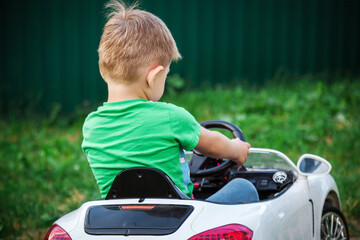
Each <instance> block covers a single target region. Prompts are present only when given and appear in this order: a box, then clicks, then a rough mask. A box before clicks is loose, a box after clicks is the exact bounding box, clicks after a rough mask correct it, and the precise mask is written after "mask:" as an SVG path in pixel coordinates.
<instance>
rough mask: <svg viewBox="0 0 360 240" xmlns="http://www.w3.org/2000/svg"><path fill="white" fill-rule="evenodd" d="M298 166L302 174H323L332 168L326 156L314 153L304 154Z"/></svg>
mask: <svg viewBox="0 0 360 240" xmlns="http://www.w3.org/2000/svg"><path fill="white" fill-rule="evenodd" d="M297 168H298V170H299V172H300V173H301V174H302V175H305V176H308V175H313V174H314V175H323V174H328V173H329V172H330V170H331V164H330V163H329V162H328V161H326V160H325V159H324V158H322V157H319V156H316V155H313V154H304V155H302V156H301V157H300V158H299V161H298V163H297Z"/></svg>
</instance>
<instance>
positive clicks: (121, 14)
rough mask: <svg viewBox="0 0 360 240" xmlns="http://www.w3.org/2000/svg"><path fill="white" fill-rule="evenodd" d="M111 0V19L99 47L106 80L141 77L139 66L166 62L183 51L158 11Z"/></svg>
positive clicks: (101, 69)
mask: <svg viewBox="0 0 360 240" xmlns="http://www.w3.org/2000/svg"><path fill="white" fill-rule="evenodd" d="M135 7H137V4H135V5H132V6H131V7H128V8H127V7H126V5H125V4H124V3H123V2H121V1H120V2H119V1H116V0H112V1H110V2H109V3H108V4H107V5H106V8H107V9H110V10H111V11H110V13H109V14H108V22H107V23H106V25H105V27H104V32H103V34H102V36H101V41H100V45H99V49H98V53H99V68H100V72H101V75H102V77H103V78H104V80H105V81H108V80H109V81H113V82H123V83H128V82H131V81H134V80H136V79H138V77H139V74H140V70H139V69H140V68H141V67H146V66H150V65H151V64H160V65H163V66H167V65H169V64H170V63H171V61H174V60H178V59H180V58H181V55H180V53H179V51H178V49H177V47H176V43H175V40H174V38H173V37H172V35H171V33H170V31H169V29H168V28H167V27H166V25H165V23H164V22H163V21H162V20H161V19H160V18H158V17H156V16H155V15H153V14H151V13H149V12H146V11H143V10H139V9H135Z"/></svg>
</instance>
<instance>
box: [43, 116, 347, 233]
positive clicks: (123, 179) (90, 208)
mask: <svg viewBox="0 0 360 240" xmlns="http://www.w3.org/2000/svg"><path fill="white" fill-rule="evenodd" d="M202 125H203V126H204V127H206V128H218V129H226V130H229V131H230V132H232V134H233V136H234V137H239V138H240V139H242V140H244V137H243V135H242V132H241V130H240V129H239V128H238V127H236V126H235V125H233V124H231V123H228V122H224V121H207V122H204V123H202ZM330 170H331V165H330V164H329V163H328V162H327V161H326V160H325V159H323V158H321V157H319V156H315V155H312V154H304V155H302V156H301V157H300V158H299V160H298V162H297V166H295V165H294V163H293V162H292V161H291V160H290V159H289V158H288V157H287V156H285V155H284V154H283V153H281V152H279V151H277V150H271V149H260V148H251V149H250V155H249V156H248V158H247V161H246V163H245V164H244V165H243V166H242V167H241V168H235V167H233V165H232V162H231V161H230V160H222V159H212V158H208V157H206V156H201V155H199V154H198V153H196V152H195V154H193V156H192V159H191V162H190V173H191V177H192V180H193V182H194V196H195V199H189V198H188V197H187V196H186V195H185V194H183V193H182V192H181V191H180V190H179V189H178V188H177V187H176V185H175V184H174V183H173V182H172V181H171V180H170V178H169V177H167V176H166V175H165V174H164V173H162V172H161V171H158V170H155V169H148V168H134V169H127V170H124V171H122V172H121V173H119V174H118V176H117V177H116V178H115V180H114V182H113V185H112V187H111V189H110V191H109V193H108V195H107V197H106V200H98V201H91V202H86V203H84V204H83V205H82V206H81V207H80V208H78V209H77V210H75V211H73V212H71V213H69V214H67V215H65V216H63V217H61V218H60V219H58V220H57V221H56V222H55V223H54V224H53V226H52V227H51V228H50V230H49V231H48V233H47V235H46V237H45V240H55V239H57V240H60V239H61V240H70V239H72V240H80V239H81V240H82V239H84V240H85V239H86V240H92V239H94V240H99V239H102V240H112V239H114V240H115V239H118V240H120V239H126V240H133V239H144V240H150V239H189V240H220V239H229V240H230V239H231V240H250V239H252V240H271V239H274V240H275V239H276V240H279V239H284V240H295V239H298V240H311V239H316V240H318V239H329V240H330V239H331V240H334V239H349V234H348V229H347V224H346V220H345V218H344V216H343V214H342V213H341V203H340V198H339V192H338V188H337V186H336V183H335V181H334V179H333V178H332V177H331V175H330V174H329V172H330ZM234 178H245V179H248V180H249V181H250V182H251V183H253V184H254V186H255V187H256V189H257V191H258V193H259V197H260V201H259V202H252V203H246V202H242V203H227V204H220V203H212V202H208V201H205V200H204V199H206V198H207V197H209V196H210V195H211V194H213V193H214V192H216V191H218V190H219V189H220V188H221V187H222V186H224V185H225V184H226V183H227V182H228V181H230V180H232V179H234Z"/></svg>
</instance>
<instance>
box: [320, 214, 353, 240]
mask: <svg viewBox="0 0 360 240" xmlns="http://www.w3.org/2000/svg"><path fill="white" fill-rule="evenodd" d="M348 239H349V232H348V226H347V223H346V220H345V217H344V215H343V214H342V213H341V211H340V210H339V209H337V208H335V207H325V208H324V210H323V213H322V217H321V240H348Z"/></svg>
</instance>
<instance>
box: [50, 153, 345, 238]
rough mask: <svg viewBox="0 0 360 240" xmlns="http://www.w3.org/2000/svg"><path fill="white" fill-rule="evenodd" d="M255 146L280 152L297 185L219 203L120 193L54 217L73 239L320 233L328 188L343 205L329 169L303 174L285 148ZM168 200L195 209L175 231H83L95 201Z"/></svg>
mask: <svg viewBox="0 0 360 240" xmlns="http://www.w3.org/2000/svg"><path fill="white" fill-rule="evenodd" d="M251 151H252V152H263V153H265V154H267V153H269V154H275V155H277V156H280V157H281V158H283V159H284V161H285V162H287V164H288V165H289V168H290V169H292V170H293V171H294V174H295V175H296V180H295V181H294V182H293V183H292V185H291V186H290V187H289V188H287V189H286V190H284V191H283V192H280V193H279V194H278V195H276V196H274V197H273V198H271V199H267V200H262V201H260V202H255V203H240V204H220V203H211V202H207V201H204V200H192V199H189V200H182V199H155V198H147V199H144V200H143V199H142V200H139V199H115V200H97V201H90V202H86V203H84V204H83V205H82V206H81V207H80V208H78V209H77V210H75V211H73V212H71V213H69V214H67V215H65V216H64V217H62V218H60V219H59V220H57V221H56V222H55V223H56V224H58V225H59V226H61V227H62V228H63V229H64V230H65V231H66V232H67V233H68V234H69V235H70V236H71V238H72V239H73V240H76V239H88V240H92V239H94V240H95V239H97V240H98V239H109V240H110V239H118V240H121V239H128V240H131V239H149V240H150V239H188V238H190V237H192V236H194V235H196V234H198V233H200V232H203V231H207V230H209V229H212V228H216V227H219V226H223V225H227V224H234V223H235V224H241V225H244V226H246V227H248V228H250V229H251V230H252V231H253V238H252V239H253V240H261V239H267V240H269V239H270V240H271V239H284V240H300V239H302V240H303V239H320V222H321V214H322V209H323V207H324V204H325V202H326V201H327V198H328V195H329V193H332V194H333V195H334V196H335V200H334V199H333V200H332V201H333V202H336V201H337V204H338V207H341V206H340V201H339V193H338V189H337V186H336V183H335V181H334V179H333V178H332V177H331V175H330V174H322V175H311V174H309V175H304V174H301V172H300V171H299V170H298V168H297V167H296V165H295V164H294V163H293V162H292V161H291V160H290V159H289V158H288V157H287V156H285V155H284V154H283V153H281V152H278V151H276V150H271V149H251ZM117 204H119V205H122V204H135V205H136V204H166V205H171V204H174V205H191V206H192V207H193V208H194V210H193V212H192V213H191V214H190V215H189V217H188V218H187V219H186V220H185V221H184V222H183V224H182V225H181V226H180V228H179V229H178V230H177V231H175V232H174V233H172V234H170V235H155V236H145V235H131V236H119V235H89V234H87V233H85V231H84V223H85V216H86V213H87V210H88V208H89V207H91V206H95V205H117Z"/></svg>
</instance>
